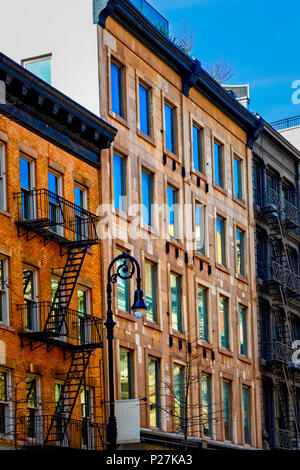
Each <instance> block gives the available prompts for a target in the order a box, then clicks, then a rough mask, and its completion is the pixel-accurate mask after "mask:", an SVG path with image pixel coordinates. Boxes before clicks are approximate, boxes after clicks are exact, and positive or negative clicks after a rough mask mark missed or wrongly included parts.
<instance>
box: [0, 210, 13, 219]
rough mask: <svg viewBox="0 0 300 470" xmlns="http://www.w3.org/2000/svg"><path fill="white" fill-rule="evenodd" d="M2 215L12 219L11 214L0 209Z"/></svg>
mask: <svg viewBox="0 0 300 470" xmlns="http://www.w3.org/2000/svg"><path fill="white" fill-rule="evenodd" d="M0 214H1V215H6V217H11V213H10V212H8V211H6V210H4V209H0Z"/></svg>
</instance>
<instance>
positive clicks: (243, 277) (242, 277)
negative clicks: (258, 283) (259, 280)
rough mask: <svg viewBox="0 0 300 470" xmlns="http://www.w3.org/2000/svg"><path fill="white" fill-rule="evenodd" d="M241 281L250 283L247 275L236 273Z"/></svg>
mask: <svg viewBox="0 0 300 470" xmlns="http://www.w3.org/2000/svg"><path fill="white" fill-rule="evenodd" d="M235 277H236V278H237V279H238V280H239V281H241V282H243V283H244V284H249V280H248V278H247V277H245V276H241V275H240V274H236V276H235Z"/></svg>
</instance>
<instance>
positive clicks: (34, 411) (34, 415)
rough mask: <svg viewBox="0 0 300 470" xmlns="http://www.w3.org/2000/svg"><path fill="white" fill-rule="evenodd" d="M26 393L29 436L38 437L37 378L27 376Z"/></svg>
mask: <svg viewBox="0 0 300 470" xmlns="http://www.w3.org/2000/svg"><path fill="white" fill-rule="evenodd" d="M26 395H27V418H28V421H27V432H28V437H32V438H36V437H37V430H38V397H37V379H36V378H34V377H26Z"/></svg>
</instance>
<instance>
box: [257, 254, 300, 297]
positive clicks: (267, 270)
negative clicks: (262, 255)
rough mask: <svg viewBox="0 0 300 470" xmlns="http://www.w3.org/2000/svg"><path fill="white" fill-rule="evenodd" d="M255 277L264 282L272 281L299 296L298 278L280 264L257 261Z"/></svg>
mask: <svg viewBox="0 0 300 470" xmlns="http://www.w3.org/2000/svg"><path fill="white" fill-rule="evenodd" d="M257 264H258V266H257V270H258V271H257V276H258V278H259V279H261V280H262V281H264V282H267V281H273V282H274V283H275V284H278V285H281V286H282V287H283V288H284V289H285V290H286V291H288V292H291V293H294V294H296V295H299V294H300V276H298V275H297V274H296V273H294V272H293V271H291V270H290V269H288V268H286V267H285V266H282V264H280V263H277V262H276V261H272V262H271V264H269V263H265V262H260V261H258V263H257Z"/></svg>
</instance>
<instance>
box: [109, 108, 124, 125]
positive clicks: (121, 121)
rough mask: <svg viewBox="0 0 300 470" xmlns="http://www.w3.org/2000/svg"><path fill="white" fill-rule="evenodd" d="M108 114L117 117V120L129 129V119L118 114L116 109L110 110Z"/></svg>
mask: <svg viewBox="0 0 300 470" xmlns="http://www.w3.org/2000/svg"><path fill="white" fill-rule="evenodd" d="M108 115H109V116H110V117H112V118H113V119H115V120H116V121H118V122H119V123H120V124H122V125H123V126H125V127H127V129H129V124H128V121H127V119H125V118H123V117H122V116H119V115H118V114H116V113H115V112H114V111H112V110H111V109H110V110H109V111H108Z"/></svg>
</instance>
